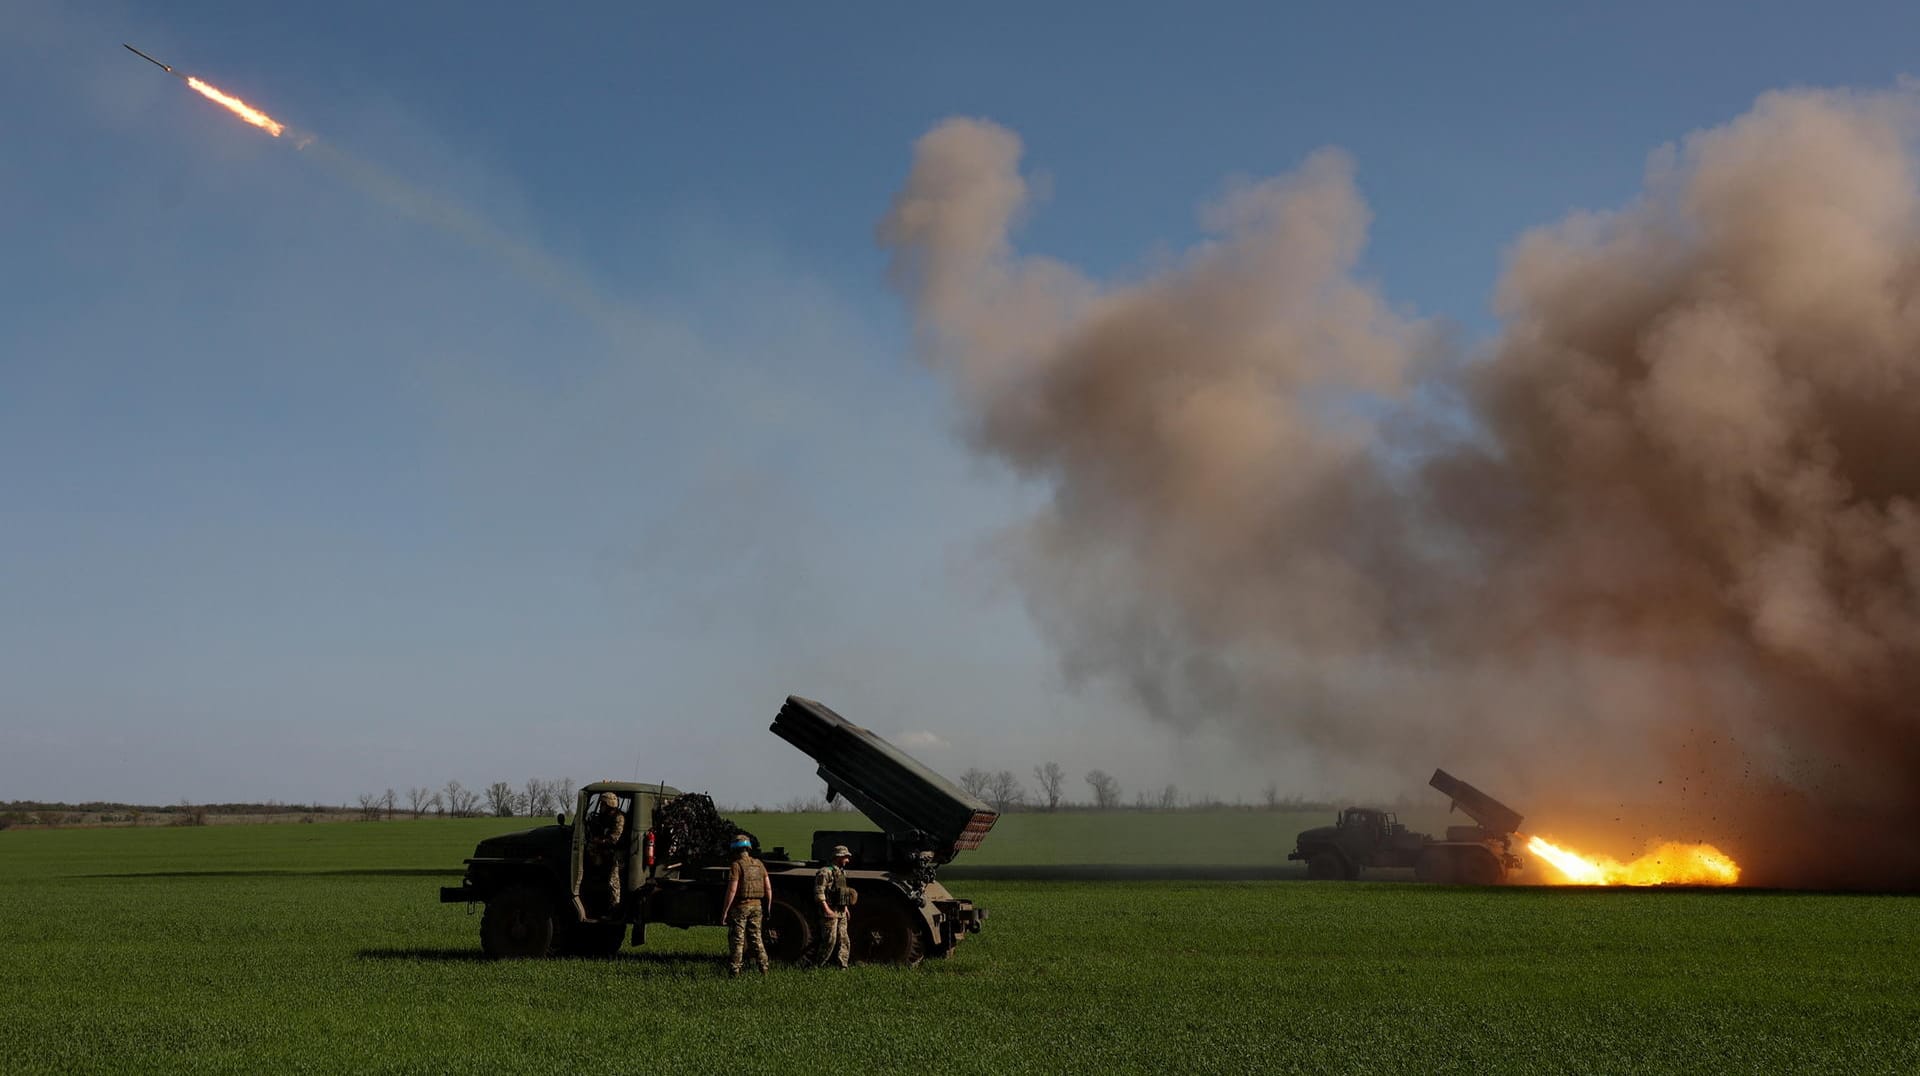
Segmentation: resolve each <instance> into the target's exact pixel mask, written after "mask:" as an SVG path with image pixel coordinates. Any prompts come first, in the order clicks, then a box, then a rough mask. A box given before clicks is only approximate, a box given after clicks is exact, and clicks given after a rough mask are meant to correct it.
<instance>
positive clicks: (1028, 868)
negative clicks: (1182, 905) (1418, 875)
mask: <svg viewBox="0 0 1920 1076" xmlns="http://www.w3.org/2000/svg"><path fill="white" fill-rule="evenodd" d="M1410 874H1411V872H1409V875H1410ZM1306 878H1307V871H1306V868H1304V867H1296V866H1291V865H1288V866H1272V865H1260V864H1238V863H1222V864H1211V865H1205V864H1203V865H1199V866H1191V865H1184V864H1157V863H1140V864H1134V863H1034V864H1022V865H1020V866H993V865H990V864H983V865H980V866H973V865H970V864H969V865H960V864H956V865H954V866H951V867H942V868H941V869H940V879H941V880H942V881H976V882H1280V881H1302V882H1304V881H1306Z"/></svg>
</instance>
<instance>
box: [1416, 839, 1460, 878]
mask: <svg viewBox="0 0 1920 1076" xmlns="http://www.w3.org/2000/svg"><path fill="white" fill-rule="evenodd" d="M1413 879H1414V881H1416V882H1436V883H1439V884H1440V885H1447V884H1449V883H1451V882H1452V881H1453V880H1454V878H1453V857H1452V856H1451V855H1449V854H1448V853H1447V850H1446V849H1444V848H1429V849H1427V850H1426V851H1424V852H1421V853H1420V858H1419V859H1416V860H1414V861H1413Z"/></svg>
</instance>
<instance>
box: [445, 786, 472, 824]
mask: <svg viewBox="0 0 1920 1076" xmlns="http://www.w3.org/2000/svg"><path fill="white" fill-rule="evenodd" d="M441 792H442V793H443V794H445V796H446V798H447V813H448V814H450V815H452V816H453V817H455V818H470V817H472V816H473V815H475V814H478V813H479V811H480V797H479V795H477V794H476V793H473V792H470V791H468V790H467V787H466V786H465V785H463V784H461V783H460V782H458V781H448V782H447V787H445V788H443V789H441Z"/></svg>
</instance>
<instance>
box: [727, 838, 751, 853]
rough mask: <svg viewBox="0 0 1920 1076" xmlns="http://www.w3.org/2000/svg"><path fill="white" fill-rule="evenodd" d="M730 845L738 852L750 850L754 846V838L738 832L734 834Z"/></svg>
mask: <svg viewBox="0 0 1920 1076" xmlns="http://www.w3.org/2000/svg"><path fill="white" fill-rule="evenodd" d="M728 847H729V848H732V849H733V850H734V851H736V852H745V851H748V850H750V849H752V848H753V838H752V837H749V836H747V835H746V834H744V833H736V834H734V835H733V843H732V844H731V845H728Z"/></svg>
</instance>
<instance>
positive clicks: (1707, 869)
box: [1527, 837, 1740, 885]
mask: <svg viewBox="0 0 1920 1076" xmlns="http://www.w3.org/2000/svg"><path fill="white" fill-rule="evenodd" d="M1527 851H1529V852H1532V853H1533V854H1534V855H1536V856H1538V857H1540V858H1541V859H1543V860H1546V861H1547V862H1548V863H1549V864H1551V865H1552V866H1553V868H1554V869H1555V870H1557V871H1559V872H1560V875H1561V878H1562V879H1564V881H1565V882H1566V883H1568V884H1571V885H1733V884H1734V883H1736V882H1738V881H1739V880H1740V866H1739V864H1737V863H1735V862H1734V861H1733V858H1732V857H1731V856H1728V855H1727V854H1726V853H1725V852H1722V851H1721V850H1720V849H1718V848H1715V847H1714V846H1713V845H1710V844H1680V843H1678V842H1674V841H1669V842H1667V843H1665V844H1662V845H1661V846H1660V847H1658V848H1655V849H1654V850H1653V851H1651V852H1648V853H1647V854H1646V855H1643V856H1641V857H1640V858H1639V859H1636V860H1634V861H1633V862H1631V863H1621V862H1620V861H1618V860H1615V859H1609V858H1607V857H1606V856H1582V855H1579V854H1577V853H1575V852H1570V851H1568V850H1567V849H1565V848H1561V847H1560V846H1559V845H1556V844H1553V843H1551V842H1549V841H1547V840H1545V839H1543V838H1540V837H1534V838H1532V839H1530V840H1528V841H1527Z"/></svg>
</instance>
